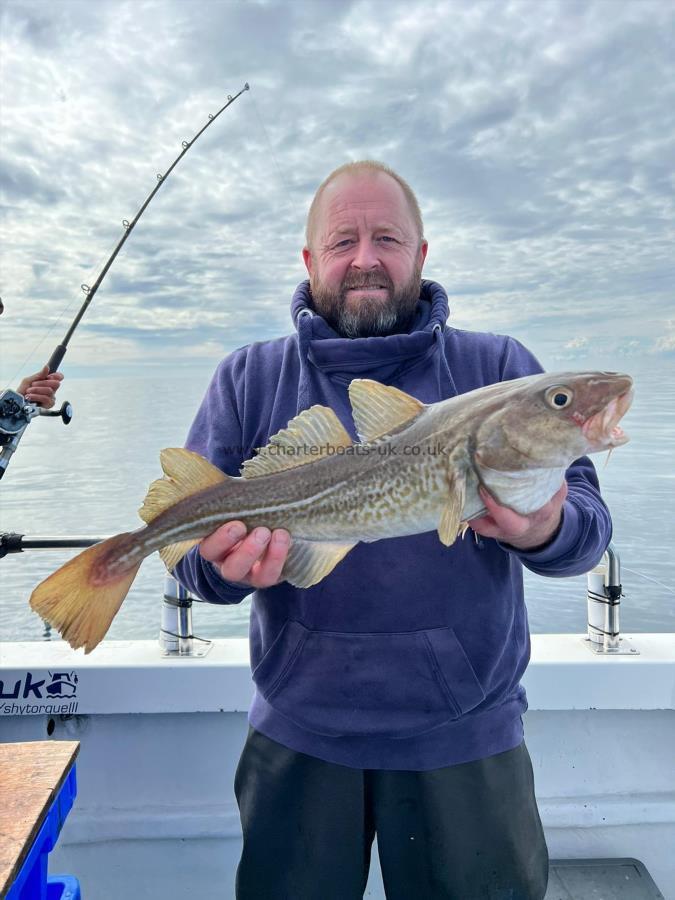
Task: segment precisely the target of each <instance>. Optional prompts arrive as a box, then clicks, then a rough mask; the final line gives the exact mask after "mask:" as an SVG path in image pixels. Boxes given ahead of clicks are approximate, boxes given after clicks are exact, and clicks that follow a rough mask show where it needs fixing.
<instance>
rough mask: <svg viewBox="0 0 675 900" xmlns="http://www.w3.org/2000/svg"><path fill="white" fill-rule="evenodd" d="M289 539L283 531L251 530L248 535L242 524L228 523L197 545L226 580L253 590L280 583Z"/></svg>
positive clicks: (278, 529)
mask: <svg viewBox="0 0 675 900" xmlns="http://www.w3.org/2000/svg"><path fill="white" fill-rule="evenodd" d="M290 545H291V536H290V535H289V533H288V532H287V531H285V530H284V529H283V528H276V529H275V530H274V531H273V532H271V533H270V530H269V528H254V529H253V531H252V532H251V533H250V534H249V535H248V536H247V534H246V526H245V525H244V523H243V522H227V524H225V525H221V526H220V528H219V529H218V530H217V531H214V532H213V534H210V535H209V536H208V537H206V538H204V540H203V541H202V542H201V544H200V545H199V552H200V553H201V555H202V556H203V557H204V559H207V560H208V561H209V562H211V563H213V564H214V565H215V566H217V568H218V569H219V571H220V574H221V576H222V577H223V578H224V579H225V580H226V581H236V582H238V583H239V584H245V585H248V586H249V587H254V588H265V587H271V586H272V585H273V584H278V583H279V582H280V581H281V570H282V568H283V566H284V563H285V562H286V557H287V556H288V549H289V547H290Z"/></svg>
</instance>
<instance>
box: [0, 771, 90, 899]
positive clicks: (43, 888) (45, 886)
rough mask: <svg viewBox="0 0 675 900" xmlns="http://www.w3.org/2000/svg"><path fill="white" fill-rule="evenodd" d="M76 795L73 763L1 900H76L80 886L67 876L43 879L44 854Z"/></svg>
mask: <svg viewBox="0 0 675 900" xmlns="http://www.w3.org/2000/svg"><path fill="white" fill-rule="evenodd" d="M76 795H77V779H76V775H75V765H73V767H72V769H71V770H70V772H69V773H68V775H67V776H66V778H65V780H64V782H63V784H62V785H61V790H60V791H59V792H58V794H57V795H56V797H55V798H54V800H53V801H52V805H51V806H50V808H49V810H48V812H47V816H46V818H45V820H44V822H43V823H42V827H41V828H40V830H39V831H38V834H37V837H36V838H35V840H34V841H33V844H32V846H31V848H30V850H29V851H28V856H26V859H25V860H24V862H23V865H22V866H21V869H20V870H19V874H18V875H17V876H16V878H15V879H14V882H13V883H12V886H11V887H10V889H9V893H8V894H7V895H6V898H5V900H79V898H80V886H79V884H78V882H77V879H76V878H73V877H72V876H71V875H60V876H54V878H53V879H52V884H51V885H50V884H49V880H48V879H47V856H48V855H49V853H51V851H52V850H53V849H54V847H55V846H56V841H57V840H58V837H59V834H60V832H61V828H62V827H63V823H64V822H65V820H66V816H67V815H68V813H69V812H70V810H71V809H72V806H73V802H74V801H75V796H76Z"/></svg>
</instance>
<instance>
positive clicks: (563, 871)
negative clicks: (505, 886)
mask: <svg viewBox="0 0 675 900" xmlns="http://www.w3.org/2000/svg"><path fill="white" fill-rule="evenodd" d="M544 900H664V898H663V894H662V893H661V891H660V890H659V889H658V888H657V887H656V885H655V884H654V881H653V879H652V877H651V875H650V874H649V872H648V871H647V870H646V868H645V867H644V866H643V864H642V863H641V862H639V861H638V860H636V859H559V860H551V869H550V874H549V881H548V890H547V891H546V897H545V898H544Z"/></svg>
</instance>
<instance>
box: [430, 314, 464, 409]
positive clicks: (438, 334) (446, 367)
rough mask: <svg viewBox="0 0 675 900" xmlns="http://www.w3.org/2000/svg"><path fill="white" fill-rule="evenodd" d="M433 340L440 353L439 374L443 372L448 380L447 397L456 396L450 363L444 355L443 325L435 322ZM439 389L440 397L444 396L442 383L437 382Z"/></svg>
mask: <svg viewBox="0 0 675 900" xmlns="http://www.w3.org/2000/svg"><path fill="white" fill-rule="evenodd" d="M433 331H434V340H435V341H436V345H437V348H438V353H439V354H440V363H439V374H440V372H444V373H445V377H446V379H447V382H448V388H449V392H448V394H447V396H448V397H456V396H457V393H458V391H457V386H456V384H455V380H454V378H453V377H452V372H451V371H450V364H449V363H448V358H447V356H446V355H445V336H444V334H443V326H442V325H441V324H440V323H439V322H436V323H435V325H434V329H433ZM438 387H439V390H440V392H441V397H444V396H445V394H444V391H443V389H442V385H441V384H439V386H438Z"/></svg>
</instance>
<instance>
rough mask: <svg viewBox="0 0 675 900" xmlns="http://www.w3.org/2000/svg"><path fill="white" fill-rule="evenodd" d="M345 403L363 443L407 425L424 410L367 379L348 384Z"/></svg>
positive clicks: (395, 390)
mask: <svg viewBox="0 0 675 900" xmlns="http://www.w3.org/2000/svg"><path fill="white" fill-rule="evenodd" d="M349 402H350V403H351V405H352V416H353V417H354V424H355V425H356V430H357V432H358V434H359V437H360V438H361V440H362V441H364V442H365V443H368V442H369V441H374V440H376V439H377V438H380V437H383V436H384V435H385V434H390V433H391V432H392V431H396V430H397V429H399V428H401V427H402V426H404V425H407V424H408V423H409V422H412V420H413V419H416V418H417V416H418V415H419V414H420V413H421V412H422V410H423V409H425V408H426V407H425V405H424V403H422V402H421V401H419V400H416V399H415V397H411V396H410V394H406V393H405V392H404V391H399V389H398V388H395V387H391V386H389V385H386V384H380V382H379V381H373V380H372V379H370V378H355V379H354V380H353V381H352V382H351V383H350V385H349Z"/></svg>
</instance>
